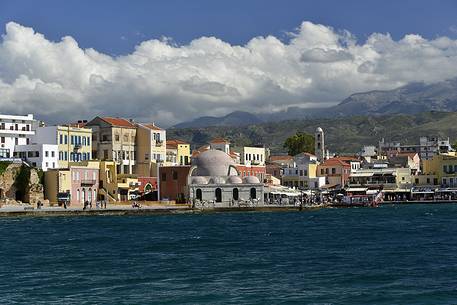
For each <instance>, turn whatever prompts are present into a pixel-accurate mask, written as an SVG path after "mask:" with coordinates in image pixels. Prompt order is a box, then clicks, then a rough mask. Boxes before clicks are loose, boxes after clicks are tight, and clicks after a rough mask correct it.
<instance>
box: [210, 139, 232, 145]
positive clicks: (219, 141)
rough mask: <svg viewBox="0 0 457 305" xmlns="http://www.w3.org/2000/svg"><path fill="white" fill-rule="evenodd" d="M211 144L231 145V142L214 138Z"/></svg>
mask: <svg viewBox="0 0 457 305" xmlns="http://www.w3.org/2000/svg"><path fill="white" fill-rule="evenodd" d="M210 143H211V144H221V143H229V141H227V140H226V139H224V138H214V139H212V140H211V142H210Z"/></svg>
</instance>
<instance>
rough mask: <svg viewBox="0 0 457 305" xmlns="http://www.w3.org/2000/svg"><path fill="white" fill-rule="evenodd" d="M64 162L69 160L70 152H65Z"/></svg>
mask: <svg viewBox="0 0 457 305" xmlns="http://www.w3.org/2000/svg"><path fill="white" fill-rule="evenodd" d="M64 160H65V161H67V160H68V152H64Z"/></svg>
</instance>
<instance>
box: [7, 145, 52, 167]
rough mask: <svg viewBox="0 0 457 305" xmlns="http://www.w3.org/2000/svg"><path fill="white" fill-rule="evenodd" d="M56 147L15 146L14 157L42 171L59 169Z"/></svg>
mask: <svg viewBox="0 0 457 305" xmlns="http://www.w3.org/2000/svg"><path fill="white" fill-rule="evenodd" d="M58 154H59V149H58V145H54V144H30V145H16V147H15V152H14V157H15V158H20V159H22V160H23V161H25V162H27V163H28V164H29V165H31V166H33V167H36V168H39V169H41V170H43V171H47V170H48V169H53V168H59V159H58Z"/></svg>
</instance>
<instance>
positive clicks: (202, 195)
mask: <svg viewBox="0 0 457 305" xmlns="http://www.w3.org/2000/svg"><path fill="white" fill-rule="evenodd" d="M192 164H193V166H192V167H191V169H190V171H189V175H188V177H187V182H188V185H189V197H190V199H191V201H192V202H193V203H194V204H196V203H212V204H214V207H231V206H241V205H248V204H249V205H252V204H255V205H263V201H264V198H263V197H264V186H263V183H261V181H259V179H258V178H257V177H255V176H248V177H244V179H243V178H242V177H240V175H239V173H238V170H237V168H236V164H235V162H234V161H233V159H232V158H231V157H230V156H229V155H228V154H227V153H225V152H223V151H220V150H215V149H210V150H207V151H204V152H202V153H200V154H199V155H198V156H197V157H196V158H195V159H194V160H193V162H192Z"/></svg>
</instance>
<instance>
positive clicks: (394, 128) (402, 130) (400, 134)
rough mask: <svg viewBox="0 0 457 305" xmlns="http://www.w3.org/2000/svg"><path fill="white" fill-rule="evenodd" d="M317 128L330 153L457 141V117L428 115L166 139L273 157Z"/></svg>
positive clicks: (210, 131)
mask: <svg viewBox="0 0 457 305" xmlns="http://www.w3.org/2000/svg"><path fill="white" fill-rule="evenodd" d="M317 127H322V128H323V129H324V132H325V137H326V138H325V140H326V146H327V147H328V149H330V151H331V152H336V153H354V152H358V151H359V150H360V148H361V147H362V146H363V145H370V144H371V145H377V144H378V141H379V140H380V139H381V138H385V140H386V141H401V142H402V143H405V144H407V143H408V144H413V143H418V142H419V137H420V136H422V135H430V136H441V137H449V138H450V140H451V143H453V142H454V141H455V140H456V138H457V113H456V112H425V113H420V114H415V115H405V114H397V115H385V116H355V117H346V118H335V119H328V118H321V119H303V120H292V121H282V122H269V123H261V124H255V125H249V126H238V127H237V126H234V127H227V126H215V127H205V128H182V129H178V128H172V129H169V130H167V138H169V139H172V138H178V139H182V140H185V141H189V142H190V143H191V144H192V148H195V147H198V146H201V145H203V144H206V143H208V142H209V141H210V140H211V139H212V138H214V137H224V138H226V139H228V140H230V141H231V143H232V146H234V147H242V146H246V145H255V144H265V146H266V147H270V148H271V151H272V153H284V152H286V150H285V148H284V147H283V144H284V141H285V139H286V138H288V137H290V136H292V135H293V134H295V133H296V132H306V133H311V134H314V131H315V129H316V128H317Z"/></svg>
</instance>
